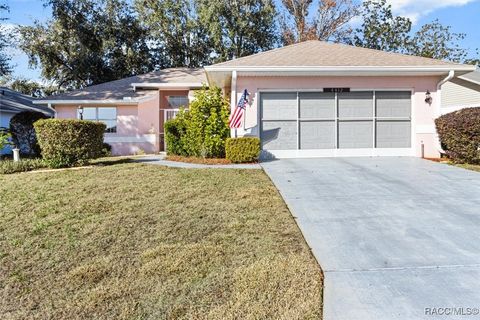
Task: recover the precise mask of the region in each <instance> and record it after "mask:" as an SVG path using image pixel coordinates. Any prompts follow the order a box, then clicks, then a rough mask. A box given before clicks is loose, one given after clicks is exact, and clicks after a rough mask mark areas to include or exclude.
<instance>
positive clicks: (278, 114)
mask: <svg viewBox="0 0 480 320" xmlns="http://www.w3.org/2000/svg"><path fill="white" fill-rule="evenodd" d="M261 100H262V119H266V120H276V119H278V120H296V119H297V94H296V93H279V92H275V93H273V92H272V93H263V94H262V97H261Z"/></svg>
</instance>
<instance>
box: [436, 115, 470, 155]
mask: <svg viewBox="0 0 480 320" xmlns="http://www.w3.org/2000/svg"><path fill="white" fill-rule="evenodd" d="M435 124H436V126H437V132H438V135H439V137H440V142H441V144H442V148H443V149H444V150H445V152H446V154H447V156H448V157H449V158H450V159H452V160H453V161H454V162H457V163H471V164H478V163H480V150H479V148H480V108H466V109H462V110H459V111H455V112H451V113H447V114H445V115H443V116H441V117H439V118H438V119H436V120H435Z"/></svg>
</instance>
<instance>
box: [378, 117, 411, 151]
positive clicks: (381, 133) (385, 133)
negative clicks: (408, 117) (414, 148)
mask: <svg viewBox="0 0 480 320" xmlns="http://www.w3.org/2000/svg"><path fill="white" fill-rule="evenodd" d="M411 141H412V140H411V124H410V121H377V124H376V145H377V148H410V147H411Z"/></svg>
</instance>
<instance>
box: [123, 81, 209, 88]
mask: <svg viewBox="0 0 480 320" xmlns="http://www.w3.org/2000/svg"><path fill="white" fill-rule="evenodd" d="M131 86H132V87H133V88H134V89H136V88H158V89H173V88H201V87H202V86H203V83H201V82H178V83H173V82H171V83H162V82H150V83H142V82H136V83H132V84H131Z"/></svg>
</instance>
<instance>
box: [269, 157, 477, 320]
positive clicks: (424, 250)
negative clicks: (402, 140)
mask: <svg viewBox="0 0 480 320" xmlns="http://www.w3.org/2000/svg"><path fill="white" fill-rule="evenodd" d="M262 166H263V167H264V169H265V171H266V172H267V174H268V175H269V176H270V177H271V179H272V180H273V182H274V184H275V185H276V186H277V188H278V189H279V191H280V193H281V194H282V196H283V197H284V199H285V201H286V203H287V204H288V206H289V208H290V210H291V212H292V214H293V215H294V217H295V218H296V221H297V223H298V225H299V227H300V229H301V230H302V232H303V234H304V236H305V238H306V240H307V242H308V244H309V245H310V247H311V248H312V250H313V254H314V255H315V257H316V258H317V260H318V262H319V263H320V265H321V267H322V269H323V271H324V273H325V292H324V319H325V320H346V319H348V320H350V319H351V320H358V319H362V320H368V319H381V320H388V319H402V320H405V319H480V315H478V314H477V315H473V314H472V315H470V316H466V315H462V316H454V315H453V313H454V312H456V313H457V314H458V312H462V313H464V314H466V313H469V311H471V312H470V313H476V312H478V308H480V173H476V172H472V171H467V170H464V169H460V168H456V167H452V166H448V165H445V164H439V163H434V162H430V161H427V160H422V159H417V158H389V157H384V158H335V159H333V158H323V159H322V158H320V159H285V160H276V161H271V162H265V163H263V164H262ZM439 308H456V309H455V310H454V309H439ZM462 308H463V309H462ZM467 308H473V309H472V310H469V309H467ZM475 308H476V309H475ZM438 313H451V314H450V315H438Z"/></svg>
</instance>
